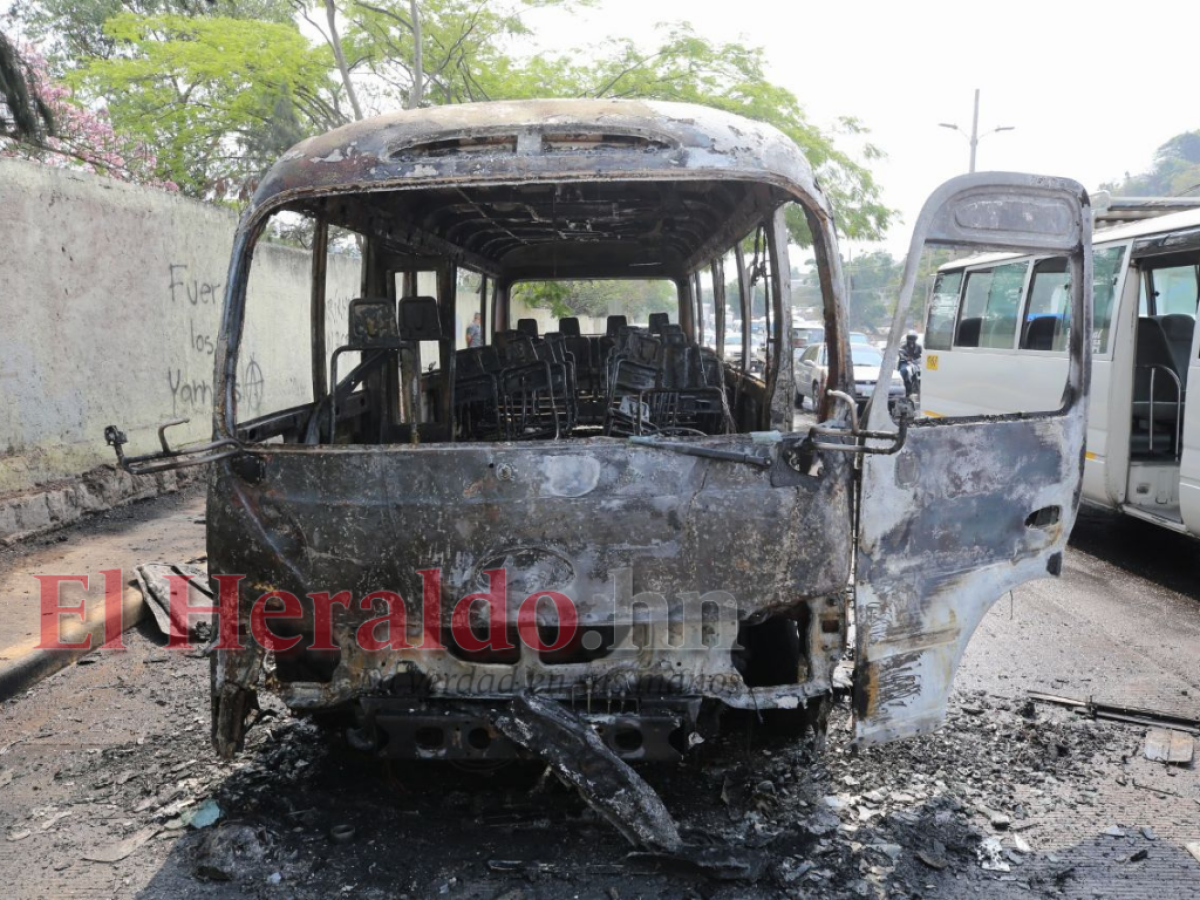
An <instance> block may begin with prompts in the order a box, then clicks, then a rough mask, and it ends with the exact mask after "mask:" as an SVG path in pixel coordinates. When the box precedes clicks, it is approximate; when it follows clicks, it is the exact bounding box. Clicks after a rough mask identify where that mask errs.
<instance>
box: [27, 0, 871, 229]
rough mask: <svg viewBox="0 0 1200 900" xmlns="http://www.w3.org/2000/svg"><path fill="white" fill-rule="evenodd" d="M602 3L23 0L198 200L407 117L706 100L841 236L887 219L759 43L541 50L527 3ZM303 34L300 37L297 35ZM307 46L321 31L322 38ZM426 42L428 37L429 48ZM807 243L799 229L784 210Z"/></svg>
mask: <svg viewBox="0 0 1200 900" xmlns="http://www.w3.org/2000/svg"><path fill="white" fill-rule="evenodd" d="M589 2H591V0H213V2H212V3H209V2H206V0H18V3H17V4H16V5H15V7H14V14H15V15H16V17H17V18H18V19H19V20H21V21H22V22H23V23H24V24H25V26H26V28H27V29H28V31H29V33H30V34H32V35H34V36H35V38H39V39H41V40H42V41H43V42H44V45H45V46H46V48H47V50H48V51H49V52H50V54H51V59H52V62H53V64H54V66H55V71H56V73H58V74H66V75H67V76H68V77H69V80H70V83H71V84H72V85H73V86H74V87H75V88H76V90H77V93H78V95H79V98H80V99H81V100H82V102H83V103H84V104H86V105H88V106H90V107H92V108H100V107H106V108H107V109H108V112H109V115H110V116H111V120H112V124H113V126H114V127H115V128H116V129H117V131H118V132H121V133H124V134H128V135H129V136H130V138H131V139H133V140H136V141H138V142H142V143H144V144H146V145H147V146H151V147H154V148H155V149H156V151H157V154H156V160H157V161H156V172H155V176H156V177H157V178H159V179H161V180H164V181H167V180H169V181H171V182H174V183H177V184H179V185H180V187H181V188H182V189H183V190H184V191H185V192H187V193H189V194H191V195H193V196H199V197H207V198H210V199H223V200H227V199H236V198H237V197H239V196H245V195H246V193H247V192H248V191H249V190H252V188H253V186H254V184H255V182H256V179H257V177H258V176H259V175H260V174H261V173H262V171H263V170H264V169H265V168H266V167H267V165H268V164H269V163H270V161H271V160H273V159H274V158H276V157H278V156H279V155H280V154H281V153H282V152H283V151H284V150H285V149H286V147H287V146H289V145H290V144H291V143H293V142H295V141H297V140H299V139H300V138H302V137H304V136H306V135H309V134H314V133H319V132H322V131H326V130H328V129H330V128H332V127H335V126H337V125H339V124H343V123H344V122H347V121H350V120H352V119H354V118H358V117H359V116H360V115H370V114H374V113H378V112H382V111H384V110H388V109H394V108H396V107H398V106H406V107H411V106H415V105H433V104H446V103H460V102H466V101H472V100H500V99H521V98H531V97H555V96H557V97H621V98H641V99H658V100H678V101H685V102H692V103H701V104H705V105H708V106H713V107H717V108H720V109H724V110H728V111H730V112H735V113H738V114H741V115H744V116H747V117H750V118H754V119H759V120H761V121H764V122H769V123H770V124H772V125H775V126H776V127H778V128H779V129H780V130H782V131H783V132H784V133H786V134H787V135H788V136H789V137H791V138H792V139H793V140H794V141H796V143H797V144H798V145H799V146H800V147H801V148H802V149H803V150H804V152H805V153H806V154H807V156H808V158H809V160H810V161H811V162H812V164H813V167H814V169H815V170H816V171H817V174H818V176H819V178H820V180H821V183H822V186H823V188H824V189H825V190H826V191H827V192H828V193H829V194H830V195H831V197H832V199H833V201H834V204H835V207H836V209H837V210H838V217H839V218H838V221H839V229H840V230H841V231H842V233H844V234H845V235H847V236H848V237H852V238H857V239H864V240H870V239H875V238H879V237H881V236H882V234H883V233H884V231H885V230H886V228H887V226H888V223H889V222H890V220H891V217H892V210H890V209H888V208H887V207H886V206H885V205H884V204H883V202H882V200H881V197H880V193H879V189H878V186H877V185H876V183H875V181H874V179H873V177H872V176H871V173H870V170H869V168H868V166H869V164H870V162H871V161H872V160H874V159H876V158H878V156H879V155H880V154H879V151H878V150H877V149H876V148H875V147H874V146H873V145H871V144H870V143H865V144H864V145H863V149H862V151H861V153H860V154H859V156H860V157H861V158H856V157H855V155H853V154H851V153H849V152H847V151H846V150H845V149H844V148H843V147H842V146H841V145H840V143H839V142H840V141H841V140H842V139H843V138H844V137H847V136H854V138H855V140H856V141H858V140H860V137H861V135H862V133H863V132H864V129H863V127H862V126H861V124H860V123H858V122H857V121H855V120H853V119H844V120H842V121H840V122H839V123H837V125H836V127H835V128H834V129H833V130H832V131H830V130H824V129H822V128H820V127H818V126H817V125H815V124H814V123H812V122H811V121H810V120H809V119H808V118H807V116H806V115H805V112H804V109H803V106H802V104H801V103H800V100H799V98H797V96H796V95H795V94H794V93H792V92H791V91H789V90H787V89H786V88H784V87H781V86H780V85H777V84H774V83H773V82H771V81H770V80H769V79H768V77H767V75H766V71H765V59H764V55H763V52H762V50H761V49H760V48H757V47H753V46H749V45H747V44H744V43H741V42H737V41H713V40H709V39H707V38H705V37H703V36H701V35H699V34H697V33H696V32H695V31H694V30H693V29H692V28H691V27H690V26H688V25H686V24H674V25H663V26H660V27H659V30H658V32H657V34H656V37H655V39H654V40H653V41H651V42H649V43H648V45H646V46H643V45H641V44H639V43H638V42H636V41H634V40H632V39H628V38H621V39H613V40H607V41H604V42H601V43H599V44H596V45H593V46H585V47H573V48H569V49H567V48H562V49H557V48H556V49H554V50H549V51H547V50H542V49H539V48H538V45H537V42H536V39H535V38H536V35H535V34H534V33H533V32H532V30H531V27H530V25H529V24H528V22H527V20H526V13H527V12H528V11H529V10H531V9H534V8H540V7H548V6H553V7H557V8H560V9H565V10H568V11H569V10H573V9H574V8H576V7H579V6H581V5H586V4H587V3H589ZM301 24H303V25H304V31H303V32H302V30H301V27H300V26H301ZM306 35H314V36H315V35H319V36H320V38H321V39H323V41H324V43H317V44H314V43H313V41H312V40H310V38H309V37H308V36H306ZM418 36H419V40H418ZM789 224H790V225H791V227H792V233H793V237H794V238H795V239H796V240H797V241H799V242H806V239H807V229H806V227H805V225H804V222H803V217H802V216H800V215H796V214H794V213H793V214H792V215H790V216H789Z"/></svg>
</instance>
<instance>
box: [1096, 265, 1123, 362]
mask: <svg viewBox="0 0 1200 900" xmlns="http://www.w3.org/2000/svg"><path fill="white" fill-rule="evenodd" d="M1124 258H1125V248H1124V247H1106V248H1105V249H1103V250H1097V251H1096V253H1095V255H1094V256H1093V257H1092V259H1093V261H1094V262H1093V265H1094V266H1095V268H1094V270H1093V277H1092V296H1093V298H1094V307H1095V313H1094V314H1093V319H1092V352H1093V353H1107V352H1108V330H1109V326H1110V324H1111V323H1112V310H1113V296H1114V294H1115V292H1116V289H1117V281H1118V280H1119V277H1120V274H1121V262H1122V260H1124Z"/></svg>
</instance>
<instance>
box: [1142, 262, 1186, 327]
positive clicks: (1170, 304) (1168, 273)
mask: <svg viewBox="0 0 1200 900" xmlns="http://www.w3.org/2000/svg"><path fill="white" fill-rule="evenodd" d="M1150 279H1151V281H1152V283H1153V285H1154V314H1155V315H1157V316H1169V315H1176V314H1179V313H1182V314H1184V315H1188V316H1195V315H1196V299H1197V282H1196V266H1195V265H1194V264H1193V265H1185V266H1171V267H1170V268H1166V269H1151V270H1150Z"/></svg>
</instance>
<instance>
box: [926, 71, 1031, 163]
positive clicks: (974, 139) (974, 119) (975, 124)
mask: <svg viewBox="0 0 1200 900" xmlns="http://www.w3.org/2000/svg"><path fill="white" fill-rule="evenodd" d="M938 125H939V126H940V127H942V128H949V129H950V130H951V131H957V132H958V133H959V134H961V135H962V136H963V137H965V138H967V141H968V142H969V143H970V145H971V169H970V171H971V172H972V173H973V172H974V171H975V150H976V148H977V147H978V146H979V139H980V138H985V137H987V136H988V135H989V134H996V133H997V132H999V131H1012V130H1014V128H1015V127H1016V126H1014V125H1001V126H1000V127H998V128H993V129H992V130H991V131H985V132H984V133H983V134H980V133H979V88H975V113H974V115H972V116H971V134H970V136H969V137H968V136H967V133H966V132H965V131H963V130H962V129H961V128H959V127H958V126H957V125H954V124H951V123H950V122H938Z"/></svg>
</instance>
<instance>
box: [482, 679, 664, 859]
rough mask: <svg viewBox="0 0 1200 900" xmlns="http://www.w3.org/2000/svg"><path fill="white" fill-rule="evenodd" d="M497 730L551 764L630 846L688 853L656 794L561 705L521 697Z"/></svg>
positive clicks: (504, 714)
mask: <svg viewBox="0 0 1200 900" xmlns="http://www.w3.org/2000/svg"><path fill="white" fill-rule="evenodd" d="M495 724H496V727H497V728H498V729H499V730H500V731H501V732H502V733H503V734H504V735H505V737H507V738H509V739H510V740H512V741H513V742H514V743H516V744H518V745H520V746H521V747H523V748H525V749H526V750H527V751H529V752H530V753H534V754H536V755H538V756H540V757H542V758H543V759H545V760H546V762H548V763H549V764H550V766H551V767H552V768H553V769H554V771H555V772H556V773H557V774H558V775H559V776H560V777H561V778H563V779H565V780H566V781H567V782H568V783H570V784H572V785H574V786H575V788H576V789H577V790H578V791H579V793H580V794H581V795H582V796H583V798H584V800H585V801H587V803H588V805H590V806H591V807H592V808H593V809H595V810H596V812H598V813H600V815H602V816H604V818H606V819H608V821H609V822H611V823H612V824H613V826H614V827H615V828H616V829H617V831H619V832H620V833H621V834H622V835H624V836H625V838H626V839H627V840H628V841H629V842H630V843H632V844H634V845H635V846H640V847H645V848H646V849H648V850H652V851H661V852H664V853H672V852H674V851H678V850H680V849H681V848H682V846H683V841H682V840H681V839H680V837H679V831H678V829H677V828H676V826H675V821H674V819H672V818H671V814H670V813H669V812H667V808H666V807H665V806H664V805H663V802H662V800H661V799H660V798H659V796H658V794H657V793H655V791H654V788H652V787H650V785H649V784H647V783H646V781H645V779H643V778H642V777H641V776H640V775H638V774H637V773H636V772H634V771H633V769H631V768H630V767H629V765H628V764H627V763H626V762H625V761H624V760H622V759H621V758H620V757H619V756H617V755H616V754H615V753H613V752H612V750H610V749H609V748H608V746H607V745H606V744H605V743H604V742H603V741H602V740H601V739H600V737H599V736H598V735H597V734H596V732H595V730H594V729H592V727H591V726H590V725H588V724H587V723H585V722H582V721H580V720H579V719H578V718H576V717H575V716H572V715H571V714H570V713H569V712H567V710H566V709H565V708H564V707H563V706H562V705H561V704H560V703H557V702H555V701H553V700H549V699H546V698H543V697H536V696H532V695H529V694H524V695H520V696H517V697H515V698H514V699H513V701H512V703H511V704H510V705H509V708H508V709H507V710H505V711H503V712H501V713H499V714H498V715H497V716H496V718H495Z"/></svg>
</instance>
